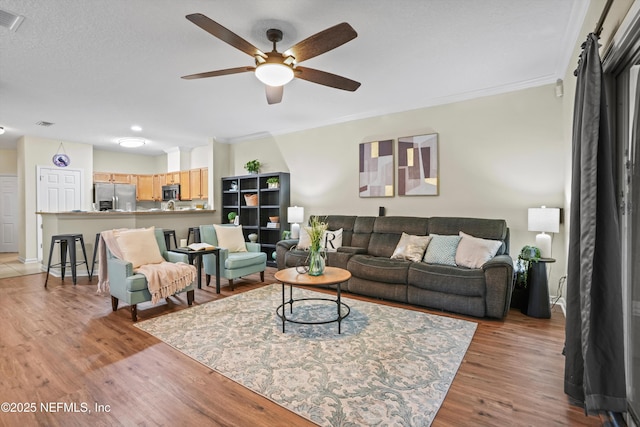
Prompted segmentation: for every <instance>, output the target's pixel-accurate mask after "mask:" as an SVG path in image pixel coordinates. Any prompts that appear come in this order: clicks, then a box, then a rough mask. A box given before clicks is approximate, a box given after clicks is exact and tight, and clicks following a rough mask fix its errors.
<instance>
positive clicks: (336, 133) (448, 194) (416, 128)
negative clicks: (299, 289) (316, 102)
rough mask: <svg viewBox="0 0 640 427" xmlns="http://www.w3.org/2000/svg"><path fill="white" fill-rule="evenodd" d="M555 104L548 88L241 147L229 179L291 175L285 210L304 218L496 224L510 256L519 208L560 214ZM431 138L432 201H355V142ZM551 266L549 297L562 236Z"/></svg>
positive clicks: (521, 225) (560, 148)
mask: <svg viewBox="0 0 640 427" xmlns="http://www.w3.org/2000/svg"><path fill="white" fill-rule="evenodd" d="M562 107H563V103H562V99H561V98H557V97H556V96H555V90H554V85H547V86H541V87H537V88H532V89H527V90H522V91H518V92H511V93H507V94H501V95H496V96H489V97H485V98H478V99H474V100H470V101H463V102H458V103H453V104H448V105H442V106H437V107H431V108H424V109H418V110H413V111H408V112H404V113H398V114H391V115H385V116H381V117H375V118H370V119H363V120H357V121H352V122H348V123H344V124H338V125H333V126H327V127H322V128H318V129H312V130H308V131H304V132H296V133H292V134H287V135H280V136H272V137H269V138H263V139H259V140H255V141H246V142H243V143H238V144H234V145H232V146H231V153H230V159H231V160H230V162H231V163H232V164H233V165H234V168H233V170H232V171H230V172H231V174H232V175H233V174H244V173H245V171H244V168H243V165H244V163H246V161H248V160H251V159H253V158H258V159H259V160H260V161H261V162H262V164H263V165H264V166H263V167H262V170H261V171H262V172H272V171H288V172H290V173H291V204H292V205H294V204H297V205H299V206H303V207H304V208H305V216H307V217H308V216H309V214H352V215H374V216H375V215H377V214H378V207H379V206H384V207H386V211H387V215H415V216H466V217H484V218H503V219H505V220H506V221H507V223H508V225H509V227H510V228H511V233H512V234H511V255H512V256H513V257H515V256H517V254H518V252H519V251H520V248H521V247H522V246H524V245H526V244H533V243H534V241H535V234H536V233H533V232H529V231H527V208H530V207H536V206H541V205H546V206H554V207H561V206H562V205H563V201H564V179H565V170H564V169H565V167H566V163H565V154H566V153H565V144H564V140H563V131H564V123H563V121H562ZM426 132H436V133H438V135H439V136H438V138H439V142H438V147H439V169H440V172H439V178H440V195H439V196H421V197H398V196H395V197H390V198H360V197H359V196H358V179H359V178H358V147H359V144H360V143H361V142H366V141H372V140H377V139H383V138H394V139H395V138H397V137H401V136H408V135H415V134H419V133H426ZM553 250H554V256H555V257H556V258H557V259H558V262H557V263H556V264H555V265H554V267H553V269H552V274H551V286H550V289H551V293H552V294H554V291H555V289H556V286H555V285H554V284H557V281H558V278H559V277H560V276H561V275H563V274H564V272H565V262H564V260H565V258H566V255H565V252H566V251H565V248H564V242H563V235H562V234H557V235H555V239H554V245H553Z"/></svg>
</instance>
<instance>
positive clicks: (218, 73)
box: [182, 67, 255, 80]
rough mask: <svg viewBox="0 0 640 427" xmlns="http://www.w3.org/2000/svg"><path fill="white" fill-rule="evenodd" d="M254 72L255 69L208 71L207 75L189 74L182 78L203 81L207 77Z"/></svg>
mask: <svg viewBox="0 0 640 427" xmlns="http://www.w3.org/2000/svg"><path fill="white" fill-rule="evenodd" d="M253 70H255V67H236V68H227V69H225V70H217V71H207V72H206V73H198V74H189V75H188V76H182V78H183V79H186V80H192V79H203V78H205V77H216V76H226V75H227V74H238V73H245V72H247V71H253Z"/></svg>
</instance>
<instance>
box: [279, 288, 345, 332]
mask: <svg viewBox="0 0 640 427" xmlns="http://www.w3.org/2000/svg"><path fill="white" fill-rule="evenodd" d="M285 286H286V284H285V283H283V284H282V304H280V305H279V306H278V308H276V314H277V315H278V317H279V318H280V319H282V333H284V328H285V324H286V323H287V322H291V323H297V324H301V325H324V324H326V323H333V322H338V334H340V333H341V332H342V331H341V327H340V326H341V322H342V319H344V318H345V317H347V316H348V315H349V313H350V312H351V307H349V306H348V305H347V304H346V303H344V302H342V301H341V299H340V283H337V284H336V292H337V296H336V299H332V298H297V299H294V298H293V285H291V284H290V285H289V300H288V301H287V300H286V297H285ZM299 301H330V302H334V303H336V307H337V315H338V316H337V317H336V318H335V319H329V320H319V321H303V320H295V319H292V318H287V315H286V314H285V307H286V306H287V305H288V306H289V313H291V314H293V303H294V302H299ZM342 307H344V308H345V309H346V314H345V315H342Z"/></svg>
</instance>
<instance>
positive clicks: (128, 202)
mask: <svg viewBox="0 0 640 427" xmlns="http://www.w3.org/2000/svg"><path fill="white" fill-rule="evenodd" d="M93 201H94V203H95V204H96V209H98V210H100V211H110V210H118V211H135V210H136V186H135V184H108V183H100V184H94V186H93Z"/></svg>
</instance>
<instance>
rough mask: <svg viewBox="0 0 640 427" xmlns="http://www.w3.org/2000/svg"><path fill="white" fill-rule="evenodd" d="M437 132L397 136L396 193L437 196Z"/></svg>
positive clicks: (400, 194) (401, 194)
mask: <svg viewBox="0 0 640 427" xmlns="http://www.w3.org/2000/svg"><path fill="white" fill-rule="evenodd" d="M438 190H439V185H438V134H437V133H431V134H425V135H414V136H405V137H402V138H398V195H399V196H437V195H438Z"/></svg>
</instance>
